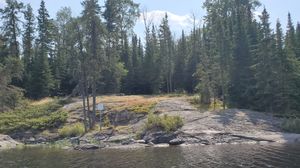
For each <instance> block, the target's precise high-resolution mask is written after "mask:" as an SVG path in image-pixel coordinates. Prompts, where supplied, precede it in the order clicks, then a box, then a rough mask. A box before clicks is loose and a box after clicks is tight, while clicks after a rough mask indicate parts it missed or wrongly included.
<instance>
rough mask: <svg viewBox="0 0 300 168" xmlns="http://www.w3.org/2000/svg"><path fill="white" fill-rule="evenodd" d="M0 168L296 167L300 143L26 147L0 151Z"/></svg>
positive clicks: (299, 162)
mask: <svg viewBox="0 0 300 168" xmlns="http://www.w3.org/2000/svg"><path fill="white" fill-rule="evenodd" d="M0 167H1V168H2V167H3V168H9V167H30V168H35V167H36V168H40V167H42V168H60V167H71V168H76V167H78V168H83V167H103V168H122V167H124V168H127V167H129V168H133V167H134V168H177V167H178V168H179V167H180V168H181V167H182V168H185V167H195V168H198V167H213V168H216V167H220V168H224V167H229V168H235V167H288V168H292V167H295V168H298V167H300V144H289V145H221V146H188V147H170V148H139V149H130V150H128V149H127V150H125V149H105V150H99V151H85V152H80V151H66V150H59V149H49V148H27V149H19V150H10V151H2V152H0Z"/></svg>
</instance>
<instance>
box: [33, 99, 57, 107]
mask: <svg viewBox="0 0 300 168" xmlns="http://www.w3.org/2000/svg"><path fill="white" fill-rule="evenodd" d="M53 101H54V98H50V97H46V98H44V99H41V100H37V101H32V102H30V105H32V106H38V105H43V104H47V103H51V102H53Z"/></svg>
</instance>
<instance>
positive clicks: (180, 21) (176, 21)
mask: <svg viewBox="0 0 300 168" xmlns="http://www.w3.org/2000/svg"><path fill="white" fill-rule="evenodd" d="M166 13H167V15H168V20H169V24H170V27H171V29H172V30H175V31H177V30H179V31H181V30H190V29H191V28H192V27H193V22H194V19H193V17H192V15H189V14H186V15H177V14H174V13H172V12H168V11H161V10H153V11H150V12H147V13H145V15H146V18H147V21H149V22H152V23H153V24H154V25H159V24H160V23H161V20H162V19H163V18H164V17H165V14H166ZM143 15H144V13H142V14H141V17H140V22H142V23H143V17H144V16H143ZM197 23H199V21H197Z"/></svg>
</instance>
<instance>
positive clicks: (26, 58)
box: [23, 4, 35, 92]
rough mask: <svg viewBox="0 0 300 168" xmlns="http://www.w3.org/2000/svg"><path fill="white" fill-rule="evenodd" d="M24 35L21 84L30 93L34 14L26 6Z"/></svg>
mask: <svg viewBox="0 0 300 168" xmlns="http://www.w3.org/2000/svg"><path fill="white" fill-rule="evenodd" d="M24 19H25V24H24V34H23V63H24V77H23V83H24V88H25V89H26V90H27V91H28V92H30V90H31V86H30V80H31V75H32V68H33V64H32V63H33V56H34V53H33V43H34V30H35V24H34V20H35V19H34V14H33V10H32V7H31V6H30V5H29V4H28V5H27V6H26V11H25V12H24Z"/></svg>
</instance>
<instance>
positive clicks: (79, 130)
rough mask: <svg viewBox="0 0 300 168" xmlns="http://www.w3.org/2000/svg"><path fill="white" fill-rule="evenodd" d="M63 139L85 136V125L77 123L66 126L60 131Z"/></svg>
mask: <svg viewBox="0 0 300 168" xmlns="http://www.w3.org/2000/svg"><path fill="white" fill-rule="evenodd" d="M58 133H59V135H60V136H61V137H76V136H81V135H83V134H84V125H83V124H82V123H75V124H72V125H66V126H64V127H62V128H61V129H59V130H58Z"/></svg>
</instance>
